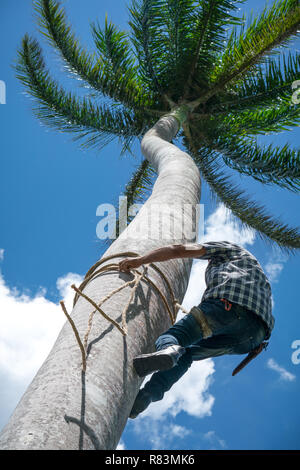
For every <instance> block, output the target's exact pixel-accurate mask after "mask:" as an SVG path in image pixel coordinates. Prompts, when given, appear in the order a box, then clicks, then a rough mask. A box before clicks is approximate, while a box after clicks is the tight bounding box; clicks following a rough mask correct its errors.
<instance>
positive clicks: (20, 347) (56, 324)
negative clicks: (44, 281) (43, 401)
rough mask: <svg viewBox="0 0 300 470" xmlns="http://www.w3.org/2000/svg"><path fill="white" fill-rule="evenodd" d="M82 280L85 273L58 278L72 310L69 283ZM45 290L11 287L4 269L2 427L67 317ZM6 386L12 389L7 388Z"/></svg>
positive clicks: (0, 286)
mask: <svg viewBox="0 0 300 470" xmlns="http://www.w3.org/2000/svg"><path fill="white" fill-rule="evenodd" d="M80 282H81V277H80V276H79V275H78V274H73V273H69V274H67V275H66V276H64V277H61V278H59V279H58V281H57V288H58V291H59V294H60V297H61V298H63V299H64V300H65V303H66V306H67V308H69V309H70V310H71V308H70V307H71V303H72V300H73V296H74V293H73V290H72V289H67V286H70V285H71V284H72V283H80ZM45 294H46V291H45V289H41V290H40V291H39V292H38V293H37V294H36V295H35V296H34V297H32V296H30V295H29V294H27V293H20V292H19V291H18V290H17V289H15V288H12V289H11V288H9V287H8V286H7V285H6V284H5V280H4V278H3V275H2V274H1V272H0V312H1V313H0V375H1V383H2V391H1V392H0V395H1V400H0V427H1V424H4V421H5V419H7V417H8V415H9V413H10V412H12V411H13V409H14V407H15V405H16V403H17V401H18V400H19V398H20V395H21V393H23V392H24V390H25V388H26V387H27V385H28V384H29V383H30V381H31V380H32V378H33V376H34V375H35V374H36V372H37V371H38V369H39V367H40V366H41V364H42V363H43V362H44V360H45V359H46V357H47V355H48V354H49V352H50V349H51V348H52V346H53V344H54V342H55V340H56V338H57V335H58V333H59V331H60V329H61V328H62V326H63V324H64V323H65V321H66V318H65V316H64V314H63V312H62V310H61V307H60V306H59V305H57V304H56V303H54V302H51V301H50V300H48V299H47V298H46V297H45ZM6 387H9V389H10V390H11V393H8V390H7V389H6V390H3V389H5V388H6ZM16 390H18V393H16ZM10 397H13V398H10Z"/></svg>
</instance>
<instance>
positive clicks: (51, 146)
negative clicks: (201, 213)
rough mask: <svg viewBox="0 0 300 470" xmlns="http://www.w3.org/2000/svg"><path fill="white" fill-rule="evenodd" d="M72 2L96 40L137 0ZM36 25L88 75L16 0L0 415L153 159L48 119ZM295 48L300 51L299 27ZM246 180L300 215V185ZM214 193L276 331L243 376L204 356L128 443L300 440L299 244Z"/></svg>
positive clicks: (217, 219) (161, 445)
mask: <svg viewBox="0 0 300 470" xmlns="http://www.w3.org/2000/svg"><path fill="white" fill-rule="evenodd" d="M63 4H64V5H65V7H66V11H67V14H68V17H69V19H70V21H71V23H72V25H73V27H74V30H75V31H76V34H77V35H78V37H79V38H80V40H81V42H82V45H83V46H84V47H87V48H90V49H92V48H93V43H92V38H91V32H90V26H89V24H90V22H91V21H95V20H96V19H97V18H98V19H99V21H100V22H103V21H104V18H105V13H106V12H107V13H108V16H109V19H111V20H112V21H113V22H114V23H115V24H117V25H119V26H120V27H121V28H123V29H127V23H126V22H127V19H128V15H127V12H126V4H125V2H123V1H121V0H110V1H108V0H102V1H101V2H99V1H98V0H86V2H84V3H83V2H80V1H79V0H73V1H70V0H69V1H64V2H63ZM252 8H253V9H254V11H258V9H259V10H260V9H261V2H259V1H258V0H249V1H248V2H246V5H243V6H242V10H244V11H246V12H249V11H250V10H251V9H252ZM26 32H28V33H30V34H33V35H34V36H35V37H37V38H38V39H39V40H40V43H41V45H42V47H43V50H44V54H45V57H46V61H47V64H48V66H49V67H50V69H51V72H52V73H53V76H54V77H55V78H57V79H59V80H60V81H61V83H62V84H64V85H65V86H66V87H68V88H69V89H74V87H76V89H78V82H76V81H74V80H73V79H70V78H66V77H65V75H64V74H63V67H62V65H61V63H60V61H59V59H58V58H57V56H56V55H55V53H54V52H53V51H51V50H50V49H49V47H48V45H47V44H46V43H45V42H44V40H43V39H42V37H41V35H40V34H39V32H38V30H37V26H36V23H35V21H34V12H33V7H32V2H31V1H30V0H22V2H20V1H18V0H2V1H1V5H0V40H1V44H2V48H1V61H0V80H2V81H4V82H5V84H6V104H1V105H0V123H1V133H0V135H1V171H0V217H1V218H0V220H1V231H0V378H1V384H2V387H1V391H0V428H1V427H2V426H3V425H4V424H5V423H6V422H7V420H8V418H9V415H10V414H11V412H12V411H13V409H14V407H15V406H16V403H17V402H18V400H19V399H20V397H21V395H22V393H23V392H24V390H25V389H26V386H27V385H28V383H29V382H30V381H31V379H32V377H33V376H34V374H35V373H36V371H37V370H38V368H39V366H40V365H41V363H42V362H43V360H44V358H45V357H46V355H47V353H48V352H49V350H50V348H51V346H52V344H53V342H54V340H55V338H56V336H57V334H58V332H59V330H60V328H61V326H62V324H63V322H64V318H62V313H61V311H60V309H59V306H58V302H59V300H60V299H61V298H62V297H63V298H66V300H67V301H70V292H69V289H68V285H69V284H70V282H71V281H74V280H75V282H76V281H79V280H80V278H81V276H83V275H84V274H85V272H86V271H87V270H88V269H89V267H90V266H91V265H92V264H94V262H95V261H96V260H97V259H98V258H99V257H100V256H101V255H102V254H103V253H104V251H105V246H104V244H103V242H101V241H100V240H99V239H98V238H97V235H96V226H97V223H98V221H99V217H97V216H96V209H97V207H98V206H99V205H100V204H103V203H114V202H115V201H116V200H117V198H118V196H119V195H120V194H121V193H122V191H123V189H124V187H125V184H126V183H127V181H128V179H129V178H130V176H131V174H132V172H133V171H134V169H135V168H136V166H137V165H138V164H139V163H140V161H141V160H142V156H141V153H140V150H139V148H137V151H136V157H135V158H133V157H132V156H130V155H125V156H124V157H122V158H120V157H119V154H120V146H119V145H118V143H117V142H116V143H112V144H110V145H109V146H107V147H106V148H105V149H104V150H103V151H102V152H101V153H97V152H95V151H93V150H87V151H83V150H81V149H79V146H78V144H76V143H74V142H72V140H71V137H70V136H69V135H67V134H61V133H57V132H55V131H51V130H48V129H47V128H45V127H44V126H42V125H41V124H40V123H39V122H38V121H37V120H36V118H35V117H34V115H33V113H32V109H31V108H32V104H33V102H32V100H30V99H28V98H27V97H26V96H25V95H24V93H23V92H24V90H23V88H22V86H21V84H20V83H19V82H18V81H17V79H16V77H15V72H14V70H13V68H12V64H13V61H14V60H15V58H16V51H17V48H18V47H19V45H20V42H21V38H22V36H23V34H25V33H26ZM292 48H293V49H297V50H298V51H299V48H300V40H299V39H298V40H297V41H295V42H294V43H293V46H292ZM299 79H300V77H299ZM299 136H300V132H299V129H293V130H292V131H290V132H285V133H282V134H280V135H279V136H272V137H270V136H269V137H268V139H269V141H270V139H271V140H272V141H276V142H279V143H285V142H287V141H288V142H290V143H291V144H292V145H293V146H295V147H296V146H298V144H299ZM238 180H240V182H241V183H242V184H243V185H244V187H245V188H246V189H247V191H248V193H249V194H251V195H252V196H253V197H255V198H256V199H257V200H259V201H261V202H263V203H265V205H266V207H267V208H268V209H269V210H270V212H272V213H274V214H276V215H278V216H279V217H281V218H282V220H284V221H285V222H287V223H289V224H291V225H293V226H299V225H300V211H299V198H298V195H296V194H292V193H288V192H287V191H283V190H281V189H278V188H275V187H274V188H272V187H271V188H270V187H268V188H265V187H262V186H261V185H259V184H258V183H255V182H253V181H251V180H249V179H248V178H240V177H237V181H238ZM201 202H202V204H204V210H205V239H206V240H207V241H208V240H213V239H214V240H217V239H218V240H221V239H231V240H232V241H236V242H238V243H241V244H243V245H244V246H245V247H246V248H247V249H249V250H250V251H252V252H253V254H254V255H255V256H256V257H257V258H258V259H259V261H260V263H261V264H262V266H263V267H264V269H265V270H266V272H267V273H268V275H269V276H270V280H271V283H272V290H273V301H274V316H275V318H276V324H275V329H274V333H273V335H272V338H271V341H270V344H269V348H268V350H267V351H266V352H264V353H262V354H261V355H260V356H259V357H258V358H257V359H256V360H255V362H253V363H251V365H250V366H248V367H247V368H246V369H245V370H244V371H242V372H241V373H240V374H238V375H237V376H236V377H234V378H232V377H231V372H232V370H233V368H234V367H235V366H236V364H237V363H238V362H239V361H240V357H238V356H236V357H221V358H218V359H215V360H210V359H209V360H207V361H204V362H201V363H194V364H193V366H192V367H191V369H190V370H189V372H188V374H187V375H186V376H185V377H184V378H183V379H182V381H181V382H179V383H178V384H176V386H175V387H174V389H172V390H171V391H170V392H168V394H166V397H165V399H164V400H163V401H162V402H159V403H155V404H152V405H151V407H149V409H148V410H147V412H146V413H145V414H143V415H141V417H140V418H138V419H137V420H134V421H130V420H129V421H128V424H127V426H126V428H125V430H124V433H123V436H122V438H121V441H120V444H119V448H125V449H128V450H131V449H212V448H214V449H299V448H300V442H299V419H300V412H299V391H300V387H299V381H300V364H297V362H298V361H292V354H293V353H295V352H296V350H295V349H293V348H292V344H293V343H294V344H297V343H295V342H296V341H297V340H299V341H300V319H299V318H300V316H299V313H300V307H299V297H298V291H299V265H300V263H299V261H300V259H299V254H297V255H295V256H286V255H283V254H282V253H280V252H279V251H277V250H274V249H272V248H271V247H270V246H269V245H267V244H265V243H264V242H263V241H261V240H260V239H259V238H258V237H257V236H255V234H253V233H251V232H249V231H245V230H244V231H242V230H240V228H239V226H238V225H237V224H236V221H234V220H233V219H232V218H231V217H230V215H229V214H227V213H226V211H225V210H224V209H223V208H222V207H218V206H217V205H216V204H215V203H214V202H213V201H212V200H211V198H210V193H209V191H208V188H207V187H206V185H204V186H203V194H202V200H201ZM225 237H226V238H225ZM205 266H206V264H205V262H202V261H197V262H194V265H193V271H192V275H191V280H190V284H189V288H188V291H187V294H186V297H185V301H184V304H183V305H184V306H186V307H187V308H188V307H191V306H192V305H193V304H195V303H196V302H199V301H200V299H201V295H202V293H203V289H204V279H203V276H204V269H205ZM71 295H72V294H71ZM298 348H299V346H298ZM294 357H296V358H297V357H299V358H300V354H299V356H297V354H296V355H294ZM183 392H184V393H183ZM141 430H143V432H141Z"/></svg>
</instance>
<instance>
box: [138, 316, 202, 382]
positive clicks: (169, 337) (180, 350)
mask: <svg viewBox="0 0 300 470" xmlns="http://www.w3.org/2000/svg"><path fill="white" fill-rule="evenodd" d="M192 310H193V309H192ZM201 338H203V331H202V328H201V327H200V325H199V322H198V321H197V320H196V319H195V318H194V315H192V314H188V315H185V317H183V318H182V319H181V320H180V321H178V322H177V323H175V324H174V325H173V326H171V328H169V329H168V330H167V331H166V332H165V333H163V334H162V335H161V336H160V337H159V338H158V339H157V341H156V343H155V347H156V352H155V353H150V354H142V355H140V356H137V357H136V358H134V360H133V365H134V368H135V370H136V372H137V374H138V375H139V376H140V377H145V376H146V375H148V374H151V373H152V372H154V371H157V370H167V369H171V368H172V367H174V366H175V365H176V364H177V362H178V360H179V358H180V357H181V356H182V355H183V354H184V353H185V347H186V346H189V345H190V344H192V343H194V342H195V341H198V340H200V339H201Z"/></svg>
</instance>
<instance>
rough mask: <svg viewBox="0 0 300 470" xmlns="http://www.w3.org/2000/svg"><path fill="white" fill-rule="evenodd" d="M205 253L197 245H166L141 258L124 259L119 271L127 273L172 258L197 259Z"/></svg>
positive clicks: (203, 249) (202, 248) (201, 247)
mask: <svg viewBox="0 0 300 470" xmlns="http://www.w3.org/2000/svg"><path fill="white" fill-rule="evenodd" d="M205 253H206V251H205V248H204V247H203V246H202V245H200V244H199V243H194V244H186V245H183V244H181V245H167V246H164V247H162V248H157V249H156V250H152V251H150V252H149V253H146V254H145V255H143V256H138V257H136V258H126V259H124V260H123V261H121V262H120V263H119V269H120V271H129V270H130V269H131V268H138V267H139V266H141V265H142V264H149V263H155V262H156V261H168V260H170V259H174V258H199V257H201V256H204V255H205Z"/></svg>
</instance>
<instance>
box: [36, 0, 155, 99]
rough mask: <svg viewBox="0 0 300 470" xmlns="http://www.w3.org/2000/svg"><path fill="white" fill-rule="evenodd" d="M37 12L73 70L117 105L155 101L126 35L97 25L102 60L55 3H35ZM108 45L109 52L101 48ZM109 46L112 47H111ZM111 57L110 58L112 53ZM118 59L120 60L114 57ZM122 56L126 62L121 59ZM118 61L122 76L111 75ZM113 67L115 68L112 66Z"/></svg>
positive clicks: (48, 0) (47, 0)
mask: <svg viewBox="0 0 300 470" xmlns="http://www.w3.org/2000/svg"><path fill="white" fill-rule="evenodd" d="M35 8H36V11H37V13H38V16H39V20H40V25H41V27H42V31H43V34H44V35H45V36H46V37H47V39H48V40H49V41H50V43H51V44H52V45H53V46H54V47H55V48H56V49H57V50H58V51H59V52H60V54H61V56H62V58H63V59H64V60H65V61H66V64H67V66H68V67H69V70H70V71H71V72H73V73H74V74H75V75H76V76H77V77H80V78H81V79H83V80H84V81H85V82H86V83H87V84H88V85H89V86H90V87H91V88H92V89H95V90H97V91H98V92H101V93H102V94H103V95H104V96H109V97H111V98H113V99H115V100H117V101H120V102H123V103H124V104H126V105H131V106H134V105H135V106H137V105H139V106H148V105H149V102H151V99H150V97H149V95H146V94H145V93H144V92H143V89H142V87H141V85H140V83H139V81H138V79H137V76H136V67H135V66H134V65H133V62H134V58H133V55H132V53H131V50H130V47H129V42H128V41H127V40H126V34H125V33H121V32H117V29H116V28H115V27H114V26H112V25H111V24H108V23H107V21H106V22H105V32H104V33H102V31H101V29H100V27H99V26H96V25H93V26H92V31H93V33H94V38H95V41H96V46H97V48H98V51H99V52H102V53H103V52H104V54H100V57H98V58H96V57H95V54H88V53H87V52H86V51H85V50H84V49H83V48H82V47H81V46H80V45H79V41H78V40H77V39H76V37H75V34H74V33H73V32H72V30H71V27H70V25H68V23H67V20H66V15H65V11H64V9H63V8H61V7H60V5H59V3H57V2H56V1H54V0H35ZM103 38H105V40H106V41H107V44H106V48H105V50H103V48H102V50H101V44H103V43H104V42H105V40H103ZM108 43H109V44H108ZM109 50H110V54H111V57H109V52H108V51H109ZM114 55H115V56H116V57H114ZM121 56H123V57H122V59H121ZM111 59H113V60H115V66H114V67H115V68H114V72H116V64H119V65H120V67H117V69H118V70H117V72H118V73H111V67H110V66H109V62H110V61H111ZM110 65H111V64H110Z"/></svg>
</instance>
